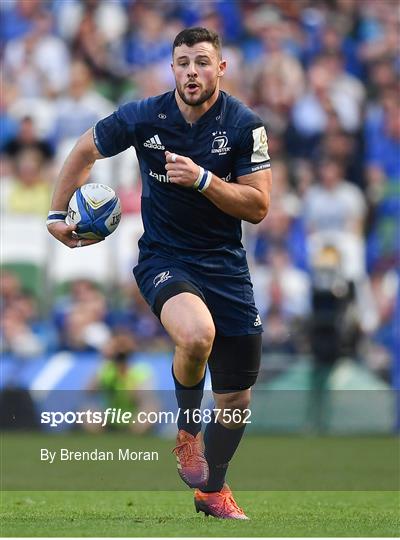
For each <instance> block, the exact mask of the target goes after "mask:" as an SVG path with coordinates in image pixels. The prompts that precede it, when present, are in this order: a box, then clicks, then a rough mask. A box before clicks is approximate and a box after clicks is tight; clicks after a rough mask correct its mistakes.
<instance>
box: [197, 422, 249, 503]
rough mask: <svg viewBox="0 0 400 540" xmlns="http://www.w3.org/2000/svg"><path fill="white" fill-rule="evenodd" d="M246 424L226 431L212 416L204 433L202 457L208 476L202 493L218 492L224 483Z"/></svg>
mask: <svg viewBox="0 0 400 540" xmlns="http://www.w3.org/2000/svg"><path fill="white" fill-rule="evenodd" d="M245 427H246V424H244V425H243V426H242V427H240V428H238V429H228V428H226V427H225V426H223V425H222V424H220V423H219V422H216V421H215V416H214V414H212V417H211V422H210V423H208V424H207V427H206V430H205V432H204V444H205V451H204V455H205V458H206V460H207V462H208V467H209V470H210V476H209V479H208V483H207V486H206V487H205V488H202V491H204V492H206V493H207V492H211V491H220V490H221V489H222V486H223V485H224V482H225V476H226V471H227V469H228V465H229V462H230V460H231V459H232V457H233V455H234V453H235V452H236V449H237V447H238V446H239V443H240V440H241V438H242V437H243V433H244V429H245Z"/></svg>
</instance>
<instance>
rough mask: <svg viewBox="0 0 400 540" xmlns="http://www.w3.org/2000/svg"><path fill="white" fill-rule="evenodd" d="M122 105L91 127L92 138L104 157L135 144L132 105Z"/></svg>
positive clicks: (113, 154)
mask: <svg viewBox="0 0 400 540" xmlns="http://www.w3.org/2000/svg"><path fill="white" fill-rule="evenodd" d="M133 105H134V104H133V103H132V104H129V105H124V106H122V107H120V108H119V109H118V110H117V111H115V112H114V113H112V114H110V116H106V118H103V119H102V120H99V121H98V122H97V124H96V125H95V126H94V128H93V139H94V143H95V145H96V146H97V149H98V151H99V152H100V154H101V155H102V156H104V157H111V156H115V155H116V154H119V153H120V152H123V151H124V150H126V149H127V148H129V147H130V146H134V144H135V130H134V127H135V115H134V114H133V113H134V110H132V106H133Z"/></svg>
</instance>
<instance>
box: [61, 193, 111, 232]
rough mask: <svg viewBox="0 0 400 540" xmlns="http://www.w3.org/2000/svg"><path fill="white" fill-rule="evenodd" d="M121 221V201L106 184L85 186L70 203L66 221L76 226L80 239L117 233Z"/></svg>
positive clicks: (73, 196) (74, 195)
mask: <svg viewBox="0 0 400 540" xmlns="http://www.w3.org/2000/svg"><path fill="white" fill-rule="evenodd" d="M120 220H121V203H120V200H119V198H118V197H117V195H116V194H115V192H114V190H113V189H111V188H110V187H109V186H106V185H104V184H85V185H84V186H82V187H80V188H79V189H77V190H76V191H75V193H74V194H73V195H72V197H71V200H70V201H69V205H68V215H67V219H66V221H67V223H68V224H74V225H76V234H77V235H78V236H79V237H80V238H87V239H89V240H99V239H101V238H105V237H106V236H108V235H109V234H111V233H112V232H114V231H115V229H116V228H117V227H118V225H119V222H120Z"/></svg>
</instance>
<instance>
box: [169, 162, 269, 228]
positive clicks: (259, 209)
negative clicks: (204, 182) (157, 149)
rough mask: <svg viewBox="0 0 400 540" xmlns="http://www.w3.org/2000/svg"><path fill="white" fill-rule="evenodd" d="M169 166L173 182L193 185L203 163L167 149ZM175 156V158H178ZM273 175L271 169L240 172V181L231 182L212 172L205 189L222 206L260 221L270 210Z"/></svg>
mask: <svg viewBox="0 0 400 540" xmlns="http://www.w3.org/2000/svg"><path fill="white" fill-rule="evenodd" d="M166 159H167V164H166V166H165V168H166V170H167V172H168V177H169V179H170V181H171V182H172V183H175V184H179V185H181V186H184V187H193V185H194V184H195V182H196V181H197V179H198V176H199V171H200V167H199V166H198V165H196V163H194V162H193V161H192V160H191V159H190V158H187V157H184V156H176V155H175V156H174V155H173V154H171V153H170V152H166ZM174 160H175V161H174ZM271 183H272V175H271V170H270V169H265V170H260V171H256V172H254V173H251V174H246V175H243V176H239V177H238V179H237V183H232V184H231V183H228V182H224V181H223V180H221V178H218V176H216V175H215V174H213V175H212V178H211V182H210V183H209V185H208V187H207V190H206V191H202V193H203V195H204V196H205V197H207V199H209V200H210V201H211V202H212V203H213V204H215V206H217V207H218V208H219V209H220V210H222V211H223V212H225V213H226V214H229V215H230V216H233V217H236V218H238V219H243V220H244V221H249V222H250V223H259V222H260V221H262V220H263V219H264V218H265V216H266V215H267V213H268V209H269V203H270V193H271Z"/></svg>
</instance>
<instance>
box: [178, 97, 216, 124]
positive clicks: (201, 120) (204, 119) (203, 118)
mask: <svg viewBox="0 0 400 540" xmlns="http://www.w3.org/2000/svg"><path fill="white" fill-rule="evenodd" d="M171 100H172V104H171V105H172V106H171V108H170V110H171V111H172V117H173V119H174V120H176V121H177V122H178V123H180V124H184V125H186V126H190V124H189V123H188V122H186V120H185V119H184V117H183V115H182V113H181V111H180V110H179V107H178V104H177V102H176V99H175V91H172V92H171ZM225 102H226V94H225V92H223V91H222V90H220V92H219V96H218V99H217V101H216V102H215V103H214V105H213V106H212V107H210V108H209V109H208V111H207V112H205V113H204V114H203V115H202V116H201V117H200V118H199V119H198V120H197V122H195V123H194V124H193V125H195V126H198V125H200V124H203V123H204V122H207V121H208V120H209V119H210V118H211V117H212V116H213V115H215V117H216V118H217V116H219V117H220V118H218V121H219V122H221V119H222V116H223V110H224V109H225Z"/></svg>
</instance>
